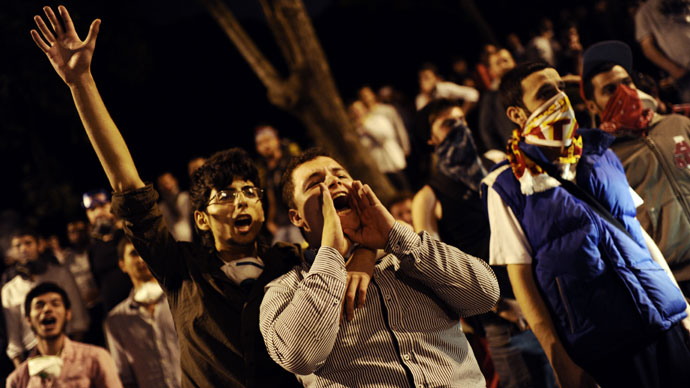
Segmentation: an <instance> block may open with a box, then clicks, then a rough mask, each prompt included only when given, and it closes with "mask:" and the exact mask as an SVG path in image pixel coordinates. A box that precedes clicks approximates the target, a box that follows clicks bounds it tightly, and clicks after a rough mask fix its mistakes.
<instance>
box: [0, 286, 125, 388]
mask: <svg viewBox="0 0 690 388" xmlns="http://www.w3.org/2000/svg"><path fill="white" fill-rule="evenodd" d="M23 305H24V308H23V309H22V310H24V311H26V314H25V316H24V319H25V320H26V322H27V325H29V326H30V327H31V330H32V331H33V332H34V333H35V334H36V337H37V338H38V342H37V345H36V348H35V349H34V350H33V351H32V353H31V354H30V356H29V359H28V360H26V361H24V362H23V363H21V364H20V365H19V366H18V367H17V369H15V371H14V372H12V374H10V375H9V377H8V378H7V388H31V387H67V386H69V387H75V388H90V387H93V388H122V383H121V382H120V379H119V378H118V377H117V371H116V369H115V364H114V363H113V360H112V358H110V356H109V355H108V352H106V350H105V349H103V348H100V347H97V346H93V345H87V344H84V343H81V342H77V341H72V340H70V339H69V337H68V336H67V334H66V333H65V327H66V326H67V324H68V323H69V322H70V319H71V318H72V309H71V303H70V298H69V296H68V295H67V293H66V292H65V290H63V289H62V288H61V287H60V286H58V285H57V284H55V283H49V282H45V283H40V284H38V285H37V286H36V287H34V288H33V289H31V290H30V291H29V292H28V293H27V295H26V299H25V301H24V303H23Z"/></svg>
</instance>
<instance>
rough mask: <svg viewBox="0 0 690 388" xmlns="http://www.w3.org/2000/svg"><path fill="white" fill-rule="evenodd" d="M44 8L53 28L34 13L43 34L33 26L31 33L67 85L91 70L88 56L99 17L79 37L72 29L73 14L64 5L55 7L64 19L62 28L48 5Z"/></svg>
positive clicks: (92, 45)
mask: <svg viewBox="0 0 690 388" xmlns="http://www.w3.org/2000/svg"><path fill="white" fill-rule="evenodd" d="M43 10H44V12H45V14H46V16H47V18H48V20H49V21H50V24H51V26H52V27H53V28H52V31H51V30H50V29H49V28H48V26H47V25H46V23H45V22H44V21H43V19H42V18H41V17H40V16H38V15H36V16H34V21H35V22H36V25H37V26H38V29H39V30H40V31H41V33H42V34H43V37H41V35H40V34H39V33H38V31H36V30H31V37H32V38H33V40H34V42H36V45H38V47H39V48H40V49H41V50H43V52H44V53H46V55H47V56H48V59H50V63H51V64H52V65H53V68H55V71H56V72H57V73H58V75H59V76H60V78H62V80H63V81H65V83H67V84H68V85H71V84H72V83H74V82H75V81H76V80H77V79H79V77H81V76H83V75H87V74H89V72H90V69H91V58H92V57H93V50H94V48H95V47H96V36H97V35H98V29H99V26H100V24H101V21H100V20H99V19H96V20H94V21H93V23H91V27H90V29H89V34H88V36H87V37H86V39H85V40H84V41H82V40H81V39H79V36H78V35H77V31H76V30H75V29H74V24H73V23H72V18H71V17H70V16H69V12H67V9H66V8H65V7H63V6H59V7H58V12H59V13H60V16H61V17H62V21H63V22H64V28H63V25H62V24H61V23H60V21H59V20H58V19H57V16H56V15H55V13H54V12H53V10H52V9H51V8H50V7H44V8H43Z"/></svg>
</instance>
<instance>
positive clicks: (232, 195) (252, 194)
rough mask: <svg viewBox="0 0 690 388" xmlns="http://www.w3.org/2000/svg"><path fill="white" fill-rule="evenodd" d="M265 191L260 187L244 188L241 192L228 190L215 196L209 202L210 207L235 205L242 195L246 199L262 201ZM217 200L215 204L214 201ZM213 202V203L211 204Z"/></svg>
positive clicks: (221, 191)
mask: <svg viewBox="0 0 690 388" xmlns="http://www.w3.org/2000/svg"><path fill="white" fill-rule="evenodd" d="M263 193H264V191H263V190H262V189H260V188H258V187H254V186H244V187H243V188H242V189H241V190H235V189H227V190H220V191H218V192H217V193H216V194H214V195H213V196H212V197H211V198H210V199H209V200H208V203H207V204H206V206H208V205H216V204H219V205H225V204H228V203H235V200H236V199H237V198H238V197H239V196H240V194H242V195H243V196H244V198H245V199H251V200H257V199H260V198H261V196H262V195H263ZM214 199H215V200H216V201H215V202H213V200H214ZM211 202H213V203H211Z"/></svg>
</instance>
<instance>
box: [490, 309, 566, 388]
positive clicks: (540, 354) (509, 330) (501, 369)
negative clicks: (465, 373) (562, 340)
mask: <svg viewBox="0 0 690 388" xmlns="http://www.w3.org/2000/svg"><path fill="white" fill-rule="evenodd" d="M484 330H485V331H486V340H487V342H488V344H489V351H490V352H491V358H492V360H493V362H494V367H495V368H496V372H497V373H498V378H499V385H500V387H501V388H528V387H529V388H531V387H535V388H556V378H555V376H554V374H553V370H552V369H551V365H550V364H549V360H548V358H547V357H546V354H545V353H544V350H543V349H542V348H541V345H540V344H539V341H538V340H537V337H535V336H534V333H532V331H531V330H527V331H523V332H518V331H517V330H516V329H514V328H513V325H512V324H509V323H507V322H506V323H505V324H501V323H491V324H487V325H485V326H484Z"/></svg>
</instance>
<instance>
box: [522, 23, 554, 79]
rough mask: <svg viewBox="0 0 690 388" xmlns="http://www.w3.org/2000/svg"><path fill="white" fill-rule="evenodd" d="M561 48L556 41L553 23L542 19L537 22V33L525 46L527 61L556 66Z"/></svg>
mask: <svg viewBox="0 0 690 388" xmlns="http://www.w3.org/2000/svg"><path fill="white" fill-rule="evenodd" d="M560 50H561V46H560V45H559V44H558V42H557V41H556V35H555V33H554V29H553V22H552V21H551V19H549V18H543V19H541V21H540V22H539V33H538V34H537V35H536V36H535V37H534V38H532V40H530V42H529V44H528V45H527V60H530V61H543V62H546V63H548V64H549V65H551V66H554V67H555V66H556V65H558V55H559V53H560Z"/></svg>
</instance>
